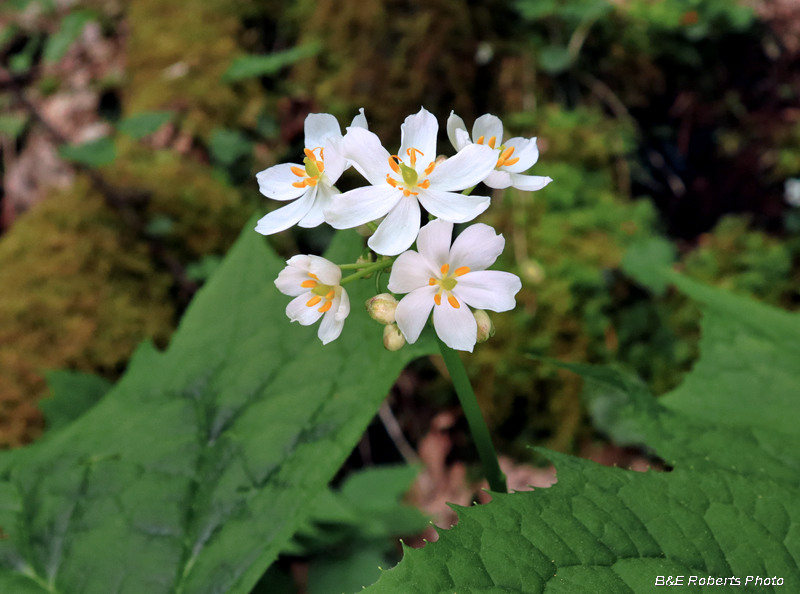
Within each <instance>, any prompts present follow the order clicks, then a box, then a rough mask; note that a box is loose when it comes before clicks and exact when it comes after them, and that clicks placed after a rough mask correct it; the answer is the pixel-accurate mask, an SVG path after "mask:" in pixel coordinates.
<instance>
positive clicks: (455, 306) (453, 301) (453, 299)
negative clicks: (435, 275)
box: [447, 295, 461, 309]
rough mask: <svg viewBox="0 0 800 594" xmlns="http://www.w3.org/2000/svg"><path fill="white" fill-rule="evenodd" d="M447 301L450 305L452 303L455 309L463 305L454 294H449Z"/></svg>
mask: <svg viewBox="0 0 800 594" xmlns="http://www.w3.org/2000/svg"><path fill="white" fill-rule="evenodd" d="M447 302H448V303H449V304H450V305H452V306H453V309H458V308H459V307H461V304H460V303H459V302H458V299H456V298H455V297H453V296H452V295H449V296H448V297H447Z"/></svg>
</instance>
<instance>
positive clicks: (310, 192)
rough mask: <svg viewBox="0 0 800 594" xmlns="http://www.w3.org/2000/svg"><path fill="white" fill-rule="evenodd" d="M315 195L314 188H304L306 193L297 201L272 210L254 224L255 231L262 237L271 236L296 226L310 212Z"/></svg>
mask: <svg viewBox="0 0 800 594" xmlns="http://www.w3.org/2000/svg"><path fill="white" fill-rule="evenodd" d="M316 195H317V187H316V186H314V187H312V188H306V193H305V194H304V195H303V196H301V197H300V198H299V199H297V200H295V201H294V202H292V203H291V204H289V205H288V206H283V207H281V208H279V209H278V210H273V211H272V212H271V213H269V214H268V215H266V216H264V217H261V218H260V219H259V220H258V223H257V224H256V231H258V232H259V233H261V234H262V235H272V234H273V233H278V232H279V231H285V230H286V229H288V228H289V227H291V226H292V225H296V224H297V223H298V222H299V221H300V219H302V218H303V217H304V216H306V214H308V211H309V210H311V207H312V206H313V205H314V199H315V197H316Z"/></svg>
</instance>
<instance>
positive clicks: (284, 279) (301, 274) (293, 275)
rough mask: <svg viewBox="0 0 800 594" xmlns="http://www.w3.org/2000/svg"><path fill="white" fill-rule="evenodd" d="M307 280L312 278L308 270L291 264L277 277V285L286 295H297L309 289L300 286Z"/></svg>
mask: <svg viewBox="0 0 800 594" xmlns="http://www.w3.org/2000/svg"><path fill="white" fill-rule="evenodd" d="M287 264H288V262H287ZM307 280H311V279H310V278H309V276H308V272H307V271H306V270H303V269H301V268H296V267H294V266H292V265H289V266H287V267H286V268H284V269H283V270H281V271H280V274H278V278H276V279H275V286H276V287H278V290H279V291H280V292H281V293H283V294H284V295H291V296H292V297H297V296H298V295H302V294H303V293H307V292H308V289H306V288H305V287H301V286H300V284H301V283H303V282H305V281H307Z"/></svg>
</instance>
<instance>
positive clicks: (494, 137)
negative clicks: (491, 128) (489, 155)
mask: <svg viewBox="0 0 800 594" xmlns="http://www.w3.org/2000/svg"><path fill="white" fill-rule="evenodd" d="M496 142H497V136H492V137H491V138H490V139H489V142H488V143H487V144H488V145H489V148H494V145H495V143H496Z"/></svg>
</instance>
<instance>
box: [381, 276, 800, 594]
mask: <svg viewBox="0 0 800 594" xmlns="http://www.w3.org/2000/svg"><path fill="white" fill-rule="evenodd" d="M659 275H661V279H660V280H662V281H663V280H669V281H671V282H674V283H675V284H676V285H677V286H678V287H679V288H680V290H682V291H684V292H686V293H687V294H689V295H690V296H691V297H692V298H694V299H696V300H698V301H700V302H701V304H702V308H703V339H702V341H701V358H700V361H699V362H698V363H697V364H696V365H695V368H694V369H693V370H692V372H691V373H690V374H689V375H688V377H687V378H686V380H685V381H684V384H683V385H682V386H681V387H680V388H679V389H677V390H675V391H674V392H673V393H671V394H668V395H667V396H664V397H662V398H659V399H658V400H656V399H655V398H653V397H652V395H650V394H648V393H647V390H646V388H645V386H644V384H643V383H642V382H640V381H639V380H636V379H633V378H630V377H628V376H627V375H625V374H623V373H621V372H619V371H616V370H613V369H608V368H603V367H596V366H590V365H576V364H566V363H562V364H561V366H563V367H565V368H568V369H571V370H573V371H575V372H577V373H580V374H581V375H582V376H583V377H584V378H585V380H586V381H585V384H586V395H587V400H588V406H589V410H590V411H591V413H592V416H593V418H594V420H595V423H596V424H597V426H598V428H600V429H602V430H604V431H606V432H608V433H609V434H610V435H612V436H613V437H614V438H615V439H616V440H617V441H618V442H619V443H621V444H622V445H640V446H642V445H643V446H647V447H648V448H649V449H650V451H651V452H652V453H654V454H657V455H659V456H661V457H662V458H664V459H665V460H666V461H667V462H669V463H670V464H672V465H674V470H672V471H671V472H664V473H657V472H652V471H650V472H647V473H636V472H632V471H625V470H619V469H614V468H606V467H601V466H598V465H596V464H594V463H592V462H588V461H585V460H579V459H576V458H572V457H569V456H564V455H562V454H556V453H555V452H548V453H546V455H547V456H548V457H550V458H551V459H553V460H554V462H555V463H556V466H557V469H558V483H557V484H556V485H555V486H554V487H551V488H550V489H537V490H535V491H533V492H527V493H516V494H512V495H499V494H493V501H492V502H491V503H490V504H488V505H484V506H480V507H477V508H465V509H459V510H457V511H458V515H459V523H458V525H457V526H456V527H455V528H453V529H452V530H449V531H443V532H441V533H440V538H439V540H438V541H437V542H435V543H432V544H428V545H427V546H426V547H425V548H424V549H423V550H421V551H417V550H410V549H406V551H405V557H404V559H403V561H402V562H401V563H400V564H399V565H398V566H397V567H396V568H395V569H392V570H390V571H388V572H385V573H384V574H383V575H382V576H381V578H380V580H379V581H378V582H377V584H376V585H374V586H372V587H371V588H368V589H367V592H368V593H369V594H383V593H387V594H400V593H401V592H404V591H406V589H407V587H408V584H412V583H413V584H414V585H415V592H417V593H419V594H426V593H431V594H433V593H436V594H441V593H444V592H481V593H492V594H494V593H498V594H499V593H501V592H502V593H508V592H526V593H532V594H533V593H536V594H538V593H544V592H547V594H552V593H561V592H563V593H565V594H566V593H569V594H575V593H587V594H589V593H592V594H593V593H595V592H603V593H605V592H609V593H611V592H613V593H615V594H617V593H619V594H639V593H640V592H651V591H655V592H659V591H660V590H654V588H656V587H658V586H657V584H656V579H657V577H658V576H663V577H664V578H665V579H666V578H667V577H668V576H672V577H673V579H674V577H675V576H678V575H681V576H684V578H683V581H684V585H686V584H688V583H689V582H688V581H689V579H690V578H692V576H694V578H693V579H694V582H692V583H691V585H690V587H689V589H688V590H687V591H689V592H692V591H694V592H700V591H706V590H705V588H702V587H701V586H702V585H706V582H707V580H708V578H709V576H710V577H713V578H714V579H715V580H716V578H722V579H724V578H726V577H728V578H730V577H731V576H736V577H738V578H739V579H740V580H741V582H740V584H739V585H741V586H744V585H745V580H746V578H747V576H761V577H762V578H764V577H770V578H772V577H773V576H775V577H780V578H781V579H782V580H783V583H785V584H787V585H789V584H797V583H800V568H799V567H798V562H799V561H800V427H798V424H797V419H798V418H800V399H798V397H797V396H798V394H800V366H798V365H797V361H800V316H799V315H798V314H790V313H787V312H784V311H781V310H777V309H774V308H771V307H768V306H765V305H762V304H759V303H756V302H754V301H751V300H749V299H745V298H742V297H738V296H735V295H732V294H729V293H726V292H724V291H721V290H719V289H714V288H711V287H707V286H704V285H701V284H699V283H696V282H695V281H692V280H689V279H686V278H684V277H682V276H680V275H679V274H677V273H675V272H672V271H671V270H669V269H668V268H664V267H660V268H659V267H658V266H655V267H654V270H653V271H652V277H653V278H656V279H657V277H658V276H659ZM700 579H702V580H703V581H702V582H700ZM720 585H721V582H720ZM750 586H751V587H752V583H751V584H750ZM714 587H715V588H716V582H715V584H714ZM729 587H730V585H729ZM745 591H782V590H773V589H771V588H769V589H766V588H764V589H758V590H753V589H752V588H747V589H745Z"/></svg>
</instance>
